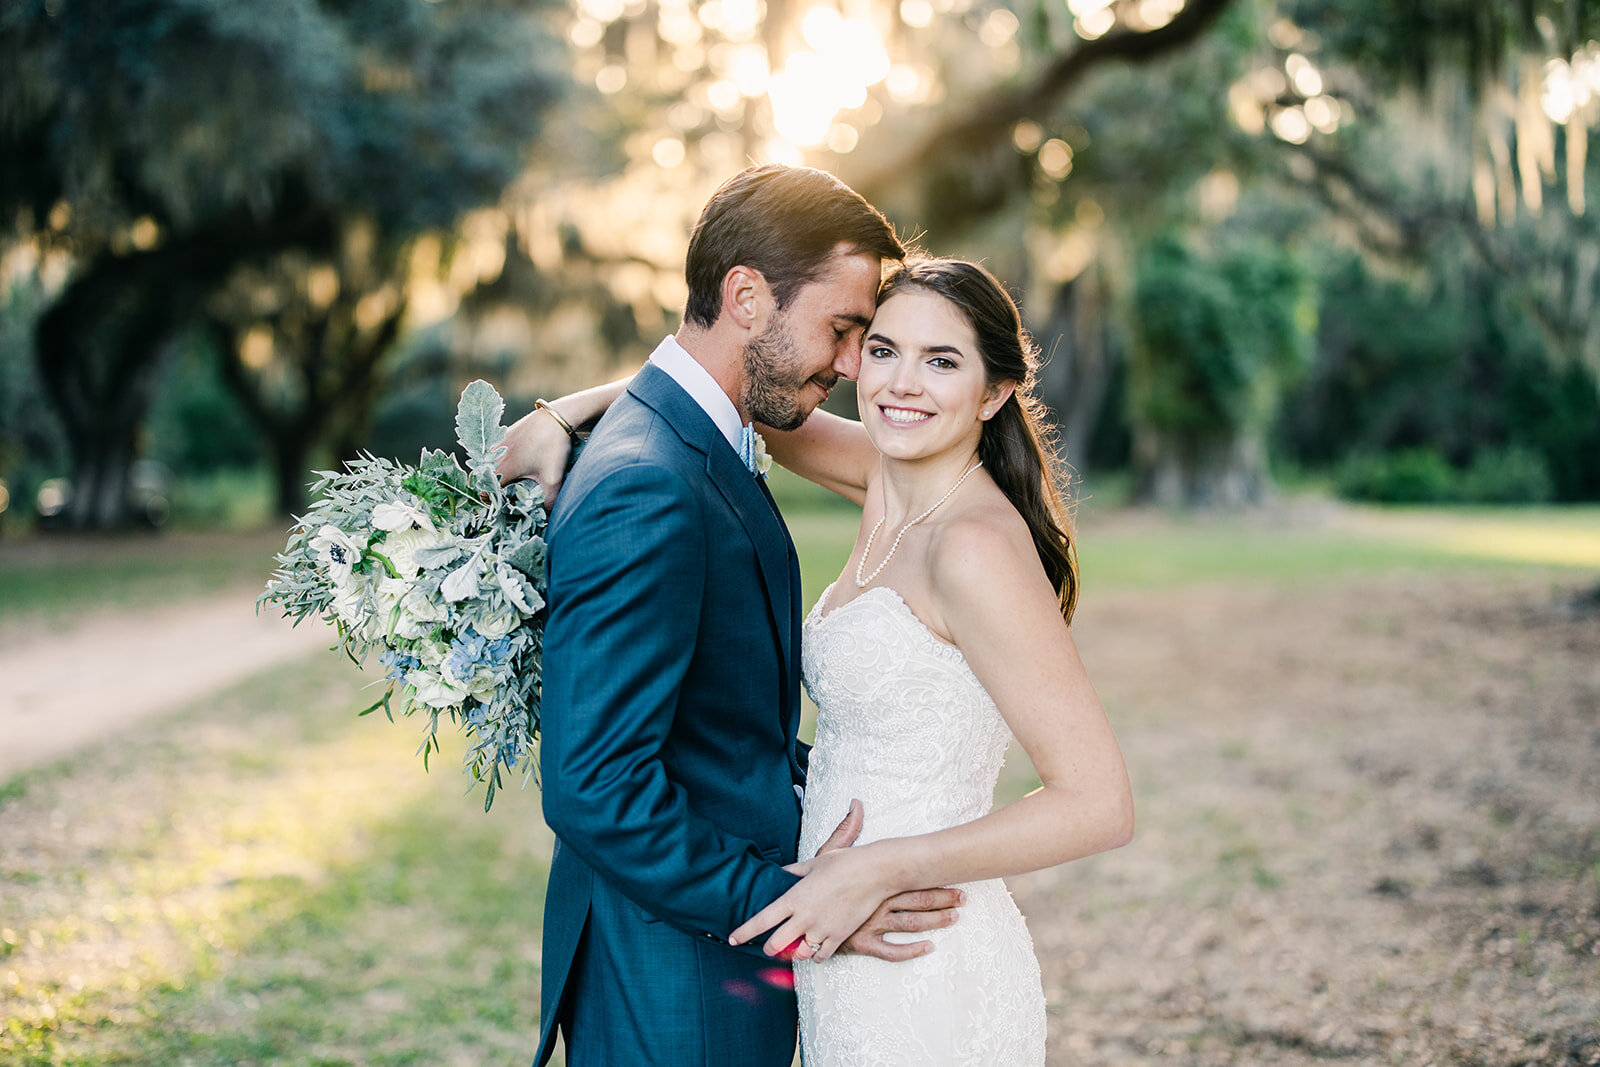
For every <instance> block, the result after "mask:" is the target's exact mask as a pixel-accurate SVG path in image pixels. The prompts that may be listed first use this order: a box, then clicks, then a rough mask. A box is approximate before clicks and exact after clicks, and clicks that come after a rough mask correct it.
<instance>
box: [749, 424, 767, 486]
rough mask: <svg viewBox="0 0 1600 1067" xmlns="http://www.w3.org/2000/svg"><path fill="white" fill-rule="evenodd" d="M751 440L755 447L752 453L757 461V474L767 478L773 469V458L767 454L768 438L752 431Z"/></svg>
mask: <svg viewBox="0 0 1600 1067" xmlns="http://www.w3.org/2000/svg"><path fill="white" fill-rule="evenodd" d="M750 438H751V441H752V442H753V444H754V446H755V447H754V449H753V450H752V451H753V452H754V454H755V459H756V473H757V474H760V475H762V476H765V475H766V473H767V472H768V471H769V470H771V469H772V456H771V455H769V454H768V453H767V442H766V438H764V437H762V436H761V434H759V433H757V432H756V431H755V430H751V431H750Z"/></svg>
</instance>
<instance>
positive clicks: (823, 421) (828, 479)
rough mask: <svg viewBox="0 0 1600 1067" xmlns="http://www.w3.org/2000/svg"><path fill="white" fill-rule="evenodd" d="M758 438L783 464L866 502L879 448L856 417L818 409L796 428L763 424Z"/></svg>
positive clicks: (826, 486) (805, 477) (806, 477)
mask: <svg viewBox="0 0 1600 1067" xmlns="http://www.w3.org/2000/svg"><path fill="white" fill-rule="evenodd" d="M761 437H762V439H763V440H764V441H766V442H767V451H768V452H770V453H772V458H773V459H774V460H776V461H777V462H778V463H779V464H781V465H782V466H784V467H786V468H788V469H789V470H792V471H794V472H795V473H796V474H798V475H799V476H800V477H802V478H804V479H805V480H806V481H808V482H816V483H817V484H818V485H820V486H822V487H823V488H824V489H832V490H833V491H834V492H835V493H838V494H839V495H840V496H842V497H845V498H847V499H849V500H851V501H854V502H855V503H856V504H862V503H865V501H866V498H867V480H868V478H869V477H870V476H871V475H872V473H873V472H874V471H876V470H877V469H878V450H877V448H875V447H874V446H873V444H872V441H871V439H870V438H868V437H867V431H866V430H865V429H863V428H862V426H861V424H860V423H859V422H857V421H856V420H854V419H845V418H840V417H839V416H838V415H831V414H829V413H828V412H826V411H821V410H818V411H813V412H812V413H811V417H810V418H808V419H806V421H805V422H803V423H801V425H800V428H799V429H798V430H775V429H773V428H772V427H770V426H762V427H761Z"/></svg>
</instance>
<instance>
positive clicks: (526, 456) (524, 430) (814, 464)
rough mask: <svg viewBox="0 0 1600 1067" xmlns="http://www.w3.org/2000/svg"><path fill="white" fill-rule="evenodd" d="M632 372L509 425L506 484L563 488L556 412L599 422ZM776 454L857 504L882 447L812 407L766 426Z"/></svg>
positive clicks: (575, 422) (564, 445)
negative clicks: (789, 425) (794, 423)
mask: <svg viewBox="0 0 1600 1067" xmlns="http://www.w3.org/2000/svg"><path fill="white" fill-rule="evenodd" d="M631 381H633V378H632V376H629V377H627V378H622V379H620V380H618V381H614V382H610V383H608V384H606V385H597V386H595V387H594V388H592V389H584V390H582V391H581V392H577V393H568V394H567V395H566V396H563V397H560V398H558V399H556V400H552V401H550V402H549V403H548V404H547V405H546V406H547V407H548V408H550V409H551V410H550V411H546V410H544V409H543V408H536V409H534V410H533V411H530V412H528V414H526V415H524V416H523V417H522V418H520V419H518V420H517V421H516V422H514V423H512V424H511V426H510V428H509V429H507V430H506V441H505V443H506V454H505V455H504V456H503V457H501V459H500V482H501V484H502V485H504V484H507V483H510V482H514V481H517V480H518V479H519V478H532V479H533V480H534V481H536V482H538V483H539V484H540V485H542V486H544V490H545V494H546V496H547V497H548V498H549V499H550V500H554V499H555V498H556V494H557V493H559V492H560V491H561V479H562V477H563V475H564V474H565V472H566V465H567V456H568V455H570V454H571V452H572V442H571V441H570V440H569V439H568V437H567V431H566V428H565V427H563V426H562V425H561V424H560V423H559V422H558V421H557V420H556V419H555V418H554V417H553V416H552V414H551V411H553V412H554V413H555V414H556V415H559V416H561V418H563V419H565V420H566V421H567V423H568V424H570V425H572V426H575V427H576V426H583V425H585V424H587V423H591V422H594V421H595V420H596V419H598V418H599V417H600V416H601V415H604V414H605V413H606V409H607V408H609V407H610V406H611V405H612V403H613V402H614V401H615V400H616V399H617V398H618V397H619V396H621V395H622V394H623V393H624V392H625V391H626V390H627V388H628V383H629V382H631ZM761 436H762V438H763V439H764V440H765V441H766V442H767V450H768V451H769V452H771V453H772V458H773V459H774V460H776V461H777V462H778V463H781V464H782V465H783V466H785V467H787V468H788V469H789V470H792V471H794V472H795V473H796V474H798V475H800V477H802V478H805V479H807V480H808V481H813V482H816V483H817V484H818V485H821V486H823V487H825V488H827V489H832V490H833V491H834V492H835V493H838V494H839V495H841V496H844V497H848V498H849V499H851V500H853V501H855V502H856V503H857V504H860V503H862V502H863V501H864V500H865V499H866V491H867V478H868V476H869V475H870V474H871V473H872V471H873V470H875V469H876V465H877V461H878V452H877V449H875V448H874V447H873V446H872V442H871V441H870V440H869V439H868V438H867V431H866V430H864V429H862V428H861V424H860V423H859V422H856V421H855V420H854V419H842V418H840V417H839V416H837V415H830V414H828V413H827V412H825V411H816V412H812V414H811V417H810V418H808V419H807V420H806V421H805V423H804V424H803V425H802V426H801V427H800V428H799V429H798V430H790V431H784V430H774V429H772V428H771V427H770V426H763V427H762V428H761Z"/></svg>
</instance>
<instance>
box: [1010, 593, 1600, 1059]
mask: <svg viewBox="0 0 1600 1067" xmlns="http://www.w3.org/2000/svg"><path fill="white" fill-rule="evenodd" d="M1580 578H1581V576H1580V577H1572V576H1571V572H1568V576H1566V577H1552V576H1551V575H1548V574H1529V573H1527V572H1523V573H1521V574H1518V575H1514V576H1513V575H1501V576H1485V575H1482V574H1477V575H1470V576H1445V575H1438V576H1428V577H1421V576H1409V577H1408V576H1404V575H1396V576H1391V577H1386V578H1383V579H1376V580H1374V579H1368V580H1363V581H1359V582H1347V583H1341V584H1334V583H1327V584H1321V585H1318V586H1314V587H1307V588H1296V587H1289V586H1279V587H1272V588H1263V587H1260V586H1254V587H1242V586H1241V587H1228V586H1213V587H1207V588H1192V589H1186V590H1163V591H1152V592H1150V593H1121V594H1113V595H1107V596H1105V597H1102V598H1100V599H1098V600H1093V601H1088V602H1086V604H1085V606H1084V608H1083V610H1082V613H1081V621H1080V622H1079V624H1078V625H1077V626H1076V627H1075V629H1076V630H1077V633H1078V641H1079V645H1080V647H1081V648H1082V651H1083V655H1084V659H1085V662H1086V663H1088V664H1089V666H1090V669H1091V672H1092V673H1093V675H1094V677H1095V679H1096V681H1097V683H1098V685H1099V687H1100V690H1101V693H1102V696H1103V697H1104V699H1105V703H1106V705H1107V708H1108V710H1109V711H1110V713H1111V715H1112V717H1113V720H1114V722H1115V724H1116V727H1117V730H1118V734H1119V737H1120V739H1121V741H1122V745H1123V748H1124V751H1125V753H1126V754H1127V758H1128V762H1129V767H1130V770H1131V772H1132V774H1133V779H1134V783H1135V788H1136V791H1137V803H1138V805H1139V814H1138V819H1139V828H1138V831H1137V833H1136V836H1135V838H1134V841H1133V843H1132V844H1131V845H1130V846H1128V847H1127V848H1125V849H1123V850H1121V851H1119V852H1116V853H1113V854H1111V855H1108V856H1102V857H1094V858H1091V859H1089V860H1086V861H1083V862H1080V863H1074V864H1068V865H1066V866H1065V867H1061V868H1057V869H1055V870H1051V871H1045V872H1041V873H1040V874H1037V875H1033V876H1029V877H1026V878H1017V879H1013V880H1011V885H1012V890H1013V892H1014V894H1015V895H1016V897H1017V900H1018V903H1019V904H1020V905H1021V907H1022V908H1023V910H1024V912H1025V913H1026V914H1027V915H1028V917H1029V924H1030V927H1031V929H1032V930H1033V933H1034V937H1035V941H1036V944H1037V947H1038V949H1039V955H1040V958H1041V961H1042V962H1043V965H1044V972H1045V983H1046V990H1047V993H1048V996H1049V1002H1050V1005H1051V1009H1052V1018H1051V1026H1050V1033H1051V1045H1052V1050H1051V1051H1052V1055H1051V1060H1050V1062H1051V1063H1052V1064H1056V1063H1059V1064H1073V1065H1091V1064H1104V1065H1113V1064H1114V1065H1118V1067H1129V1065H1138V1064H1156V1063H1185V1064H1194V1065H1209V1064H1240V1065H1254V1064H1274V1065H1278V1064H1294V1065H1300V1064H1304V1065H1310V1064H1315V1063H1326V1062H1328V1061H1335V1062H1341V1063H1361V1064H1418V1065H1424V1064H1440V1065H1443V1064H1496V1065H1505V1067H1511V1065H1524V1064H1562V1065H1574V1067H1575V1065H1580V1064H1597V1063H1600V617H1596V616H1595V615H1593V614H1590V615H1587V616H1585V615H1583V614H1579V613H1576V612H1574V611H1573V610H1572V609H1571V608H1570V604H1571V599H1570V598H1571V594H1572V593H1573V592H1574V591H1576V590H1577V589H1579V588H1581V587H1583V584H1584V583H1583V582H1582V581H1581V580H1580Z"/></svg>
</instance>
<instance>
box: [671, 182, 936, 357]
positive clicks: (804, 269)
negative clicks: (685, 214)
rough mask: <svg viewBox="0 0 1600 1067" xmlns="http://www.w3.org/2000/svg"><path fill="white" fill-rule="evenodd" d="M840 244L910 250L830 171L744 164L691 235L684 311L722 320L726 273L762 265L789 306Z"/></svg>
mask: <svg viewBox="0 0 1600 1067" xmlns="http://www.w3.org/2000/svg"><path fill="white" fill-rule="evenodd" d="M841 244H843V245H845V246H847V247H848V248H849V250H850V251H851V253H853V254H864V255H871V256H877V257H878V258H879V259H880V260H882V259H889V260H899V259H904V258H905V255H906V250H905V248H904V247H903V246H902V245H901V244H900V241H899V239H898V238H896V237H895V235H894V227H892V226H890V225H889V221H888V220H887V219H885V218H884V217H883V214H882V213H881V212H880V211H878V209H877V208H875V207H873V206H872V205H871V204H869V203H867V201H866V199H865V198H864V197H863V196H862V195H861V194H860V193H858V192H856V191H855V190H854V189H852V188H850V187H849V186H848V185H846V184H845V183H844V182H842V181H840V180H839V179H838V178H835V177H834V176H833V175H831V174H829V173H827V172H826V171H821V170H814V169H812V168H810V167H786V166H783V165H782V164H778V163H768V164H765V165H764V166H759V167H750V168H749V169H747V170H742V171H740V172H739V173H738V174H735V175H734V176H733V177H731V178H729V179H728V180H727V181H725V182H723V183H722V185H721V187H720V188H718V189H717V191H716V192H715V193H713V194H712V196H711V199H710V200H709V201H707V202H706V206H705V209H704V210H703V211H701V212H700V221H699V222H697V223H695V227H694V234H693V235H692V236H691V237H690V238H689V257H688V262H687V264H686V265H685V270H684V275H685V278H686V280H687V281H688V283H689V303H688V306H687V307H686V308H685V310H684V317H685V318H686V319H688V320H689V322H691V323H693V324H694V325H696V326H710V325H712V324H713V323H715V322H716V321H717V316H718V315H720V314H721V313H722V279H723V278H725V277H727V274H728V272H729V271H730V270H732V269H733V268H734V267H740V266H743V267H750V268H752V269H754V270H758V271H760V272H761V276H762V277H763V278H765V279H766V280H767V284H768V285H770V286H771V287H772V294H773V296H774V297H775V298H776V299H777V301H778V306H779V307H780V308H782V307H784V306H786V305H787V304H788V303H789V301H790V299H791V298H793V296H794V294H795V293H796V292H797V291H798V290H799V288H800V287H801V286H802V285H804V284H805V283H806V282H809V281H812V280H813V279H815V278H816V277H817V276H818V275H819V274H821V273H822V270H823V267H824V266H825V265H826V263H827V262H828V260H829V258H830V257H832V255H833V251H834V249H835V248H837V247H838V246H839V245H841Z"/></svg>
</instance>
